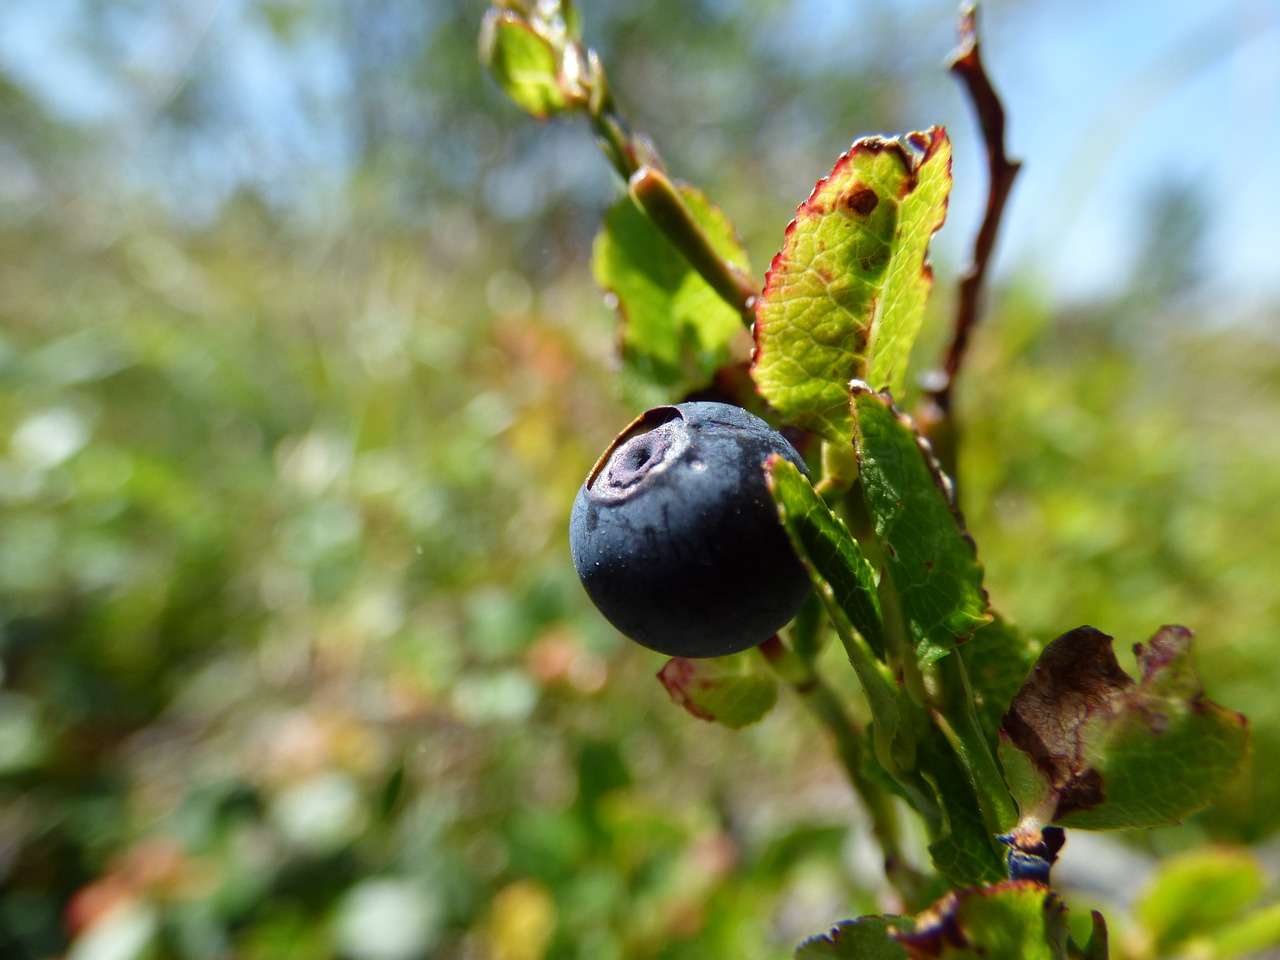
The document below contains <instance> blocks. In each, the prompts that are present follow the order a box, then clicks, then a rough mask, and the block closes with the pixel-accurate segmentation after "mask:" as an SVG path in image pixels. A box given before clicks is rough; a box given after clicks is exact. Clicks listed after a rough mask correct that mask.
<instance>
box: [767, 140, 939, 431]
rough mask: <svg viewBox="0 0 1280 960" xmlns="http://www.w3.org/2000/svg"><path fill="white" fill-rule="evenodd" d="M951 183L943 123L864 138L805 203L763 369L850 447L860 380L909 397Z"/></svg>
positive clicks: (775, 280) (788, 401)
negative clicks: (909, 373)
mask: <svg viewBox="0 0 1280 960" xmlns="http://www.w3.org/2000/svg"><path fill="white" fill-rule="evenodd" d="M950 189H951V144H950V142H949V141H948V140H947V136H946V133H945V132H944V131H942V130H941V129H938V128H934V129H932V130H929V131H928V132H926V133H913V134H909V135H908V136H906V137H903V138H901V139H897V140H888V139H884V138H882V137H869V138H865V139H862V140H859V141H857V142H856V143H855V144H854V145H853V146H852V147H851V148H850V149H849V151H848V152H847V153H846V154H844V155H843V156H842V157H841V158H840V159H839V160H838V161H836V165H835V167H834V168H833V169H832V171H831V173H830V174H828V175H827V177H826V178H825V179H823V180H820V181H819V182H818V185H817V186H816V187H814V190H813V193H812V194H811V195H810V196H809V199H808V200H806V201H805V202H804V203H803V204H801V205H800V208H799V209H798V210H797V211H796V218H795V220H793V221H792V222H791V225H790V226H789V227H788V228H787V233H786V238H785V239H784V241H783V246H782V250H781V252H780V253H779V254H778V255H777V256H776V257H774V259H773V263H772V265H771V266H770V268H769V274H768V276H767V277H766V279H765V286H764V292H763V293H762V294H761V296H760V299H759V301H758V302H757V305H756V329H755V336H756V358H755V363H754V366H753V367H752V376H753V377H754V378H755V382H756V385H757V387H758V388H759V390H760V393H761V394H762V395H763V396H764V397H765V399H767V400H768V401H769V402H770V403H771V404H772V405H773V406H774V407H775V408H776V409H777V410H778V411H779V412H780V413H781V414H782V415H783V416H784V417H785V418H787V419H788V420H789V421H791V422H794V423H797V424H799V425H800V426H803V427H805V428H806V429H808V430H810V431H812V432H814V433H817V434H819V435H820V436H822V437H825V438H826V439H828V440H832V441H835V442H847V441H848V440H849V438H850V436H851V435H852V432H853V422H852V418H851V416H850V412H849V401H848V385H849V381H850V380H853V379H857V380H864V381H866V382H868V383H870V384H871V386H872V387H873V388H875V389H888V390H891V391H894V392H897V393H901V391H902V387H903V383H904V382H905V376H906V369H907V360H908V358H909V356H910V353H911V347H912V345H913V344H914V342H915V338H916V334H917V333H918V332H919V329H920V321H921V319H922V317H923V315H924V307H925V302H926V300H927V299H928V296H929V290H930V288H931V287H932V285H933V274H932V271H931V269H930V268H929V266H928V264H927V262H926V259H925V258H926V254H927V252H928V247H929V240H930V238H931V237H932V236H933V234H934V232H935V231H937V229H938V228H939V227H941V226H942V222H943V220H944V219H945V217H946V210H947V195H948V193H949V192H950Z"/></svg>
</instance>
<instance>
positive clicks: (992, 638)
mask: <svg viewBox="0 0 1280 960" xmlns="http://www.w3.org/2000/svg"><path fill="white" fill-rule="evenodd" d="M992 616H993V619H992V621H991V622H990V623H988V624H985V625H984V626H981V627H979V628H978V629H977V630H975V631H974V634H973V636H972V637H970V638H969V641H968V642H967V643H965V644H963V645H962V646H961V647H960V655H961V656H962V657H963V658H964V664H965V669H966V670H967V671H968V674H969V682H970V683H971V684H972V686H973V696H974V707H975V708H976V709H977V713H978V721H979V722H980V723H981V724H982V729H983V730H984V731H985V732H986V733H987V736H988V739H989V740H990V743H991V747H992V749H995V747H996V744H997V743H998V742H999V732H1000V722H1001V720H1002V719H1003V718H1004V715H1005V712H1006V711H1007V710H1008V709H1009V704H1010V702H1012V700H1013V698H1014V695H1015V694H1016V693H1017V692H1018V690H1019V689H1020V688H1021V687H1022V683H1023V681H1024V680H1026V679H1027V674H1028V673H1030V672H1031V668H1032V667H1033V666H1034V665H1035V662H1036V653H1037V650H1036V646H1035V644H1033V643H1031V642H1030V641H1028V640H1027V639H1026V638H1025V637H1024V636H1023V635H1022V634H1021V633H1020V632H1019V631H1018V628H1017V627H1015V626H1014V625H1013V624H1011V623H1009V622H1008V621H1007V620H1005V619H1004V618H1002V617H1001V616H1000V615H999V614H993V615H992Z"/></svg>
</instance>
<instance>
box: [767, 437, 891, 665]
mask: <svg viewBox="0 0 1280 960" xmlns="http://www.w3.org/2000/svg"><path fill="white" fill-rule="evenodd" d="M769 492H770V493H772V494H773V498H774V501H775V502H776V503H777V504H778V509H779V516H780V517H781V518H782V523H783V526H785V527H786V528H787V533H788V534H789V535H790V537H791V541H792V545H793V546H794V547H795V548H796V553H797V554H798V555H799V557H800V560H801V561H802V562H803V563H804V564H805V566H806V567H808V568H809V571H810V573H814V574H816V575H817V576H818V577H819V578H820V579H821V580H822V581H823V582H824V583H825V584H826V585H827V586H829V587H830V590H831V599H832V600H833V601H834V603H835V604H836V606H837V607H839V608H840V610H841V611H842V612H843V613H844V615H845V618H846V619H847V620H848V621H849V623H850V625H851V626H852V627H853V628H854V629H855V630H857V631H858V633H860V634H861V635H862V638H863V639H864V640H866V641H867V643H868V644H869V645H870V646H871V648H872V649H873V650H874V651H875V652H876V653H877V654H878V655H879V654H882V653H883V651H884V636H883V634H884V627H883V624H882V622H881V619H880V601H879V599H878V598H877V596H876V572H875V570H874V569H873V568H872V566H871V563H870V561H868V560H867V558H866V557H864V556H863V555H862V550H861V549H860V548H859V547H858V541H857V540H855V539H854V538H853V535H852V534H851V533H850V532H849V528H848V527H846V526H845V524H844V521H843V520H841V519H840V518H839V517H837V516H836V515H835V514H834V513H832V512H831V509H830V508H829V507H828V506H827V505H826V504H825V503H823V501H822V498H820V497H819V496H818V494H817V493H816V492H815V491H814V489H813V486H812V485H811V484H810V483H809V481H808V480H807V479H806V478H805V477H804V476H802V475H801V473H800V471H799V470H798V469H797V468H796V466H795V465H794V464H792V463H791V462H789V461H787V460H785V459H783V458H782V457H776V458H773V459H772V460H771V461H770V463H769Z"/></svg>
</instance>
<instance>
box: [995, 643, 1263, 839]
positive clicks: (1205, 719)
mask: <svg viewBox="0 0 1280 960" xmlns="http://www.w3.org/2000/svg"><path fill="white" fill-rule="evenodd" d="M1190 650H1191V633H1190V631H1188V630H1186V629H1184V628H1183V627H1177V626H1166V627H1162V628H1161V629H1160V630H1159V631H1158V632H1157V633H1156V634H1155V636H1153V637H1152V638H1151V639H1150V641H1148V643H1147V644H1145V645H1144V644H1138V645H1136V646H1135V647H1134V652H1135V653H1136V654H1137V658H1138V667H1139V670H1140V672H1141V678H1140V679H1139V680H1138V681H1136V682H1135V681H1134V680H1133V678H1132V677H1130V676H1129V675H1128V674H1127V673H1125V672H1124V670H1122V669H1121V667H1120V665H1119V663H1118V662H1117V661H1116V657H1115V651H1114V650H1113V649H1112V638H1111V637H1109V636H1107V635H1106V634H1105V633H1102V632H1101V631H1099V630H1095V629H1094V628H1093V627H1078V628H1077V629H1075V630H1072V631H1070V632H1068V633H1065V634H1063V635H1062V636H1060V637H1058V638H1057V639H1056V640H1054V641H1053V642H1052V643H1050V644H1049V645H1048V646H1047V647H1046V648H1045V650H1044V652H1043V653H1042V654H1041V655H1040V658H1039V660H1037V661H1036V665H1035V668H1034V669H1033V670H1032V672H1031V675H1030V676H1029V677H1028V678H1027V681H1026V683H1024V684H1023V686H1022V689H1021V690H1019V691H1018V694H1017V696H1015V697H1014V698H1013V702H1012V704H1011V705H1010V708H1009V712H1008V714H1006V716H1005V718H1004V723H1003V725H1002V730H1001V743H1000V755H1001V762H1002V763H1003V765H1004V768H1005V772H1006V774H1007V776H1008V780H1009V787H1010V789H1011V790H1012V791H1013V794H1014V798H1015V799H1016V800H1017V802H1018V807H1019V810H1020V811H1021V812H1022V814H1023V816H1024V818H1025V817H1031V818H1034V819H1036V820H1038V821H1040V822H1055V823H1060V824H1062V825H1063V826H1072V827H1081V828H1084V829H1090V830H1115V829H1121V828H1125V827H1153V826H1160V825H1163V824H1169V823H1176V822H1178V821H1179V820H1181V819H1182V818H1183V817H1185V816H1187V815H1188V814H1190V813H1192V812H1194V811H1195V810H1197V809H1199V808H1200V807H1202V806H1204V805H1205V804H1206V803H1208V802H1209V800H1210V799H1211V798H1212V796H1213V793H1214V792H1215V791H1216V790H1217V789H1218V788H1219V787H1221V786H1222V785H1223V783H1225V782H1226V781H1227V780H1228V779H1230V778H1231V777H1232V776H1233V775H1234V774H1235V773H1236V771H1237V770H1238V768H1239V767H1240V764H1241V763H1242V762H1243V760H1244V755H1245V749H1246V743H1247V739H1248V730H1247V726H1246V722H1245V719H1244V717H1242V716H1241V715H1240V714H1237V713H1233V712H1232V711H1229V710H1224V709H1223V708H1222V707H1219V706H1218V705H1217V704H1215V703H1213V702H1212V701H1210V700H1208V699H1207V698H1206V697H1205V696H1204V691H1203V689H1202V688H1201V686H1200V682H1199V680H1198V679H1197V677H1196V674H1195V671H1194V669H1193V668H1192V665H1191V657H1190Z"/></svg>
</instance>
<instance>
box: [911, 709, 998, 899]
mask: <svg viewBox="0 0 1280 960" xmlns="http://www.w3.org/2000/svg"><path fill="white" fill-rule="evenodd" d="M920 768H921V771H922V773H923V775H924V778H925V780H927V781H928V783H929V785H930V786H931V787H932V788H933V791H934V794H935V796H936V797H937V801H938V808H939V810H941V812H942V822H941V824H940V825H939V829H938V830H937V832H936V834H935V835H934V836H933V837H932V838H931V839H930V841H929V856H930V858H931V859H932V860H933V866H934V868H935V869H936V870H937V871H938V872H939V873H940V874H942V875H943V876H944V877H946V879H947V882H948V883H950V884H951V886H953V887H962V886H968V885H971V884H976V883H992V882H995V881H997V880H1003V879H1004V878H1005V877H1006V876H1007V874H1006V872H1005V853H1006V851H1005V849H1004V847H1003V846H1002V845H1001V844H1000V843H999V842H998V841H997V840H996V839H995V838H994V837H992V836H991V832H990V831H989V830H988V829H987V827H986V824H985V823H984V822H983V819H982V812H981V810H979V808H978V800H977V798H976V797H975V796H974V793H973V786H972V785H971V784H970V783H969V778H968V777H967V776H966V775H965V772H964V768H963V767H962V766H960V762H959V760H957V759H956V753H955V750H953V749H952V747H951V745H950V744H949V743H947V741H946V739H945V738H944V737H943V735H942V733H941V732H940V731H939V730H938V729H937V728H936V727H934V728H931V731H930V734H929V735H928V736H926V737H925V738H924V742H923V743H922V744H921V746H920Z"/></svg>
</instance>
